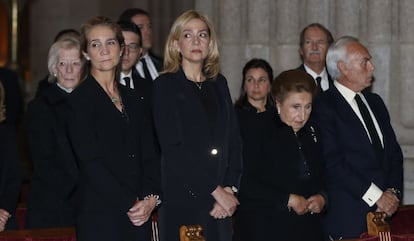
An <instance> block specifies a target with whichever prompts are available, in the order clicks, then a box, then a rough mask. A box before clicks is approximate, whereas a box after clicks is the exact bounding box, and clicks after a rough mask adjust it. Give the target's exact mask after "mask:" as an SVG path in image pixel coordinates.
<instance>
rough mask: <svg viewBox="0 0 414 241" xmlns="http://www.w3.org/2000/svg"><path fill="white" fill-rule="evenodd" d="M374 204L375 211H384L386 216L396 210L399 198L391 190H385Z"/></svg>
mask: <svg viewBox="0 0 414 241" xmlns="http://www.w3.org/2000/svg"><path fill="white" fill-rule="evenodd" d="M376 204H377V207H378V208H377V210H376V211H377V212H385V213H386V214H387V216H391V215H393V214H394V213H395V212H396V211H397V209H398V206H399V204H400V200H399V199H398V198H397V196H396V195H395V194H394V193H393V192H391V191H390V190H387V191H385V192H383V193H382V195H381V197H380V198H379V199H378V201H377V202H376Z"/></svg>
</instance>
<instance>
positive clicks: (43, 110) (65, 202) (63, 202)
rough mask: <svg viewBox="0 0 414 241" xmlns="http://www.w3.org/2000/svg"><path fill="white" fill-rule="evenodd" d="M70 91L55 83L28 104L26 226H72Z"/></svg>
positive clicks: (75, 176) (75, 175)
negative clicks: (30, 165)
mask: <svg viewBox="0 0 414 241" xmlns="http://www.w3.org/2000/svg"><path fill="white" fill-rule="evenodd" d="M68 97H69V94H68V93H66V92H64V91H63V90H62V89H60V88H59V87H58V86H57V85H56V84H54V85H52V86H50V87H49V88H47V89H45V90H44V91H42V92H41V93H40V95H39V97H37V98H35V99H34V100H33V101H31V102H30V103H29V105H28V134H29V135H28V137H29V145H30V150H31V156H32V162H33V173H32V178H31V182H30V191H29V197H28V203H27V206H28V211H27V227H28V228H52V227H65V226H74V225H75V219H74V218H75V203H74V197H75V195H74V194H75V190H76V183H77V179H78V174H79V171H78V167H77V163H76V161H75V158H74V154H73V151H72V148H71V146H70V143H69V140H68V136H67V119H68V106H67V100H68Z"/></svg>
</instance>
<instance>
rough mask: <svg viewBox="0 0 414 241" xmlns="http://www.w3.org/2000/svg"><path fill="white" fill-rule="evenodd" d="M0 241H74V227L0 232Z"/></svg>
mask: <svg viewBox="0 0 414 241" xmlns="http://www.w3.org/2000/svg"><path fill="white" fill-rule="evenodd" d="M0 241H76V232H75V228H74V227H68V228H46V229H24V230H9V231H4V232H0Z"/></svg>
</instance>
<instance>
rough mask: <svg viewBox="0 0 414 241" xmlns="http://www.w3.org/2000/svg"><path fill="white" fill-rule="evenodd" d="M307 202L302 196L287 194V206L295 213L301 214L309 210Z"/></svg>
mask: <svg viewBox="0 0 414 241" xmlns="http://www.w3.org/2000/svg"><path fill="white" fill-rule="evenodd" d="M308 205H309V202H308V200H306V199H305V198H304V197H303V196H300V195H296V194H293V193H291V194H289V201H288V205H287V206H288V207H289V208H292V209H293V210H294V211H295V212H296V214H298V215H303V214H305V213H307V212H308V211H309V209H308Z"/></svg>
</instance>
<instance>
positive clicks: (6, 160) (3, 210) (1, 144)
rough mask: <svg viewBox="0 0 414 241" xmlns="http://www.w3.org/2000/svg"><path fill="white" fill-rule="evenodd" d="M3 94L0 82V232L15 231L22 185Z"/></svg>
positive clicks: (14, 141) (12, 130)
mask: <svg viewBox="0 0 414 241" xmlns="http://www.w3.org/2000/svg"><path fill="white" fill-rule="evenodd" d="M4 98H5V92H4V88H3V84H2V83H1V82H0V232H2V231H4V230H10V229H17V228H18V227H17V220H16V207H17V202H18V199H19V194H20V187H21V184H22V176H21V171H20V168H19V164H18V154H17V137H16V129H15V126H14V124H13V123H7V122H6V119H7V116H6V115H5V113H6V112H5V109H3V110H2V108H5V107H6V106H3V105H2V104H3V103H4Z"/></svg>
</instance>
